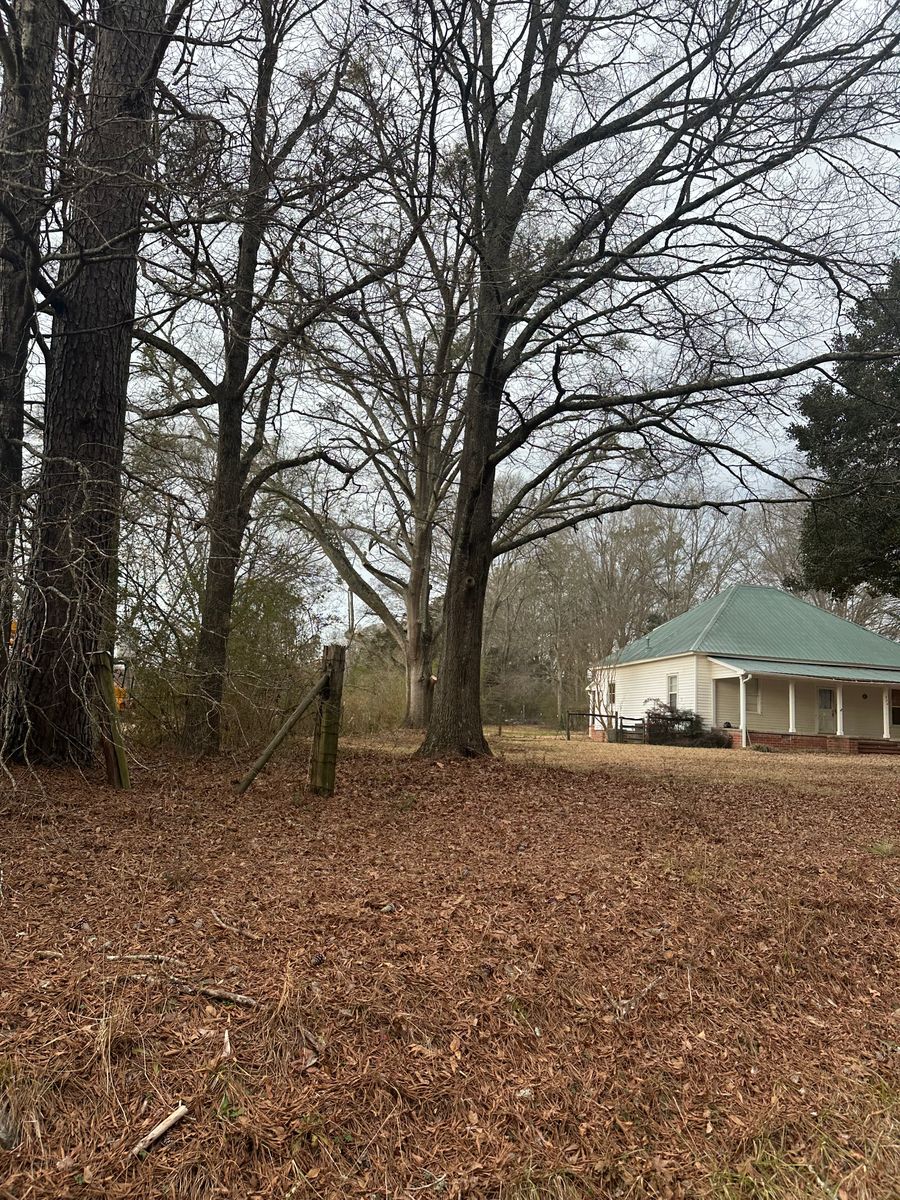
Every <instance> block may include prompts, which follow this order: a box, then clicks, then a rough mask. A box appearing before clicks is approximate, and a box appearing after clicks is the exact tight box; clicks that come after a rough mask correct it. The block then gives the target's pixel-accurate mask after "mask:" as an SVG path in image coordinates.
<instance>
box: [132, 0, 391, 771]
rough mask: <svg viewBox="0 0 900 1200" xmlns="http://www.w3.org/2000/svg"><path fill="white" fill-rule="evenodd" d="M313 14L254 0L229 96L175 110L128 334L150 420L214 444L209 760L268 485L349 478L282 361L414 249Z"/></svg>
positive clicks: (202, 678)
mask: <svg viewBox="0 0 900 1200" xmlns="http://www.w3.org/2000/svg"><path fill="white" fill-rule="evenodd" d="M318 13H319V6H318V5H316V4H312V5H308V4H306V3H300V2H299V0H253V3H251V5H249V6H245V8H244V10H243V15H244V16H245V17H249V28H248V29H247V30H246V31H245V32H244V34H243V35H242V37H241V39H240V40H239V41H238V42H237V44H236V45H235V46H234V47H233V48H232V50H231V54H232V55H233V56H234V61H230V62H229V66H228V67H227V68H226V70H227V71H228V72H231V73H232V74H233V78H234V82H233V85H231V86H229V88H228V89H226V91H225V93H224V94H223V92H222V88H221V73H222V68H221V67H218V68H217V69H216V70H215V71H214V73H213V74H212V75H210V76H209V77H208V78H206V79H204V78H203V77H201V76H200V75H199V72H197V73H196V75H195V78H193V79H192V80H191V81H190V82H191V88H190V90H189V91H188V93H187V94H186V95H185V96H184V97H183V98H181V99H178V98H175V97H173V98H172V100H173V102H174V103H175V104H176V112H178V111H182V112H185V111H187V112H194V114H195V119H194V121H193V123H192V124H191V125H190V126H189V129H188V132H187V133H185V132H184V131H183V130H182V129H180V128H179V130H178V137H177V139H173V140H172V142H171V144H170V145H169V146H168V147H167V148H166V149H165V150H164V154H166V155H167V156H168V157H167V162H168V163H169V164H170V166H171V167H172V169H173V172H174V182H173V187H172V192H171V195H170V198H169V201H168V203H167V205H166V208H165V210H164V211H162V212H161V213H160V233H159V237H158V239H157V242H156V243H155V244H154V245H153V246H152V247H151V248H149V249H148V252H147V256H146V266H145V274H146V276H147V278H148V280H149V281H150V286H149V287H148V290H147V302H146V313H145V315H144V316H143V319H142V320H141V322H140V325H139V327H138V329H137V331H136V338H137V340H138V342H139V343H140V344H141V345H142V347H143V349H144V352H145V359H144V364H145V369H146V370H147V371H148V373H150V374H153V375H154V376H155V378H156V381H157V383H158V382H159V381H160V380H163V381H165V380H168V381H169V387H170V391H169V394H168V395H164V396H163V399H162V402H161V403H159V402H157V401H154V403H152V404H149V405H148V404H141V405H140V406H139V408H140V416H141V417H142V418H143V419H150V420H153V419H158V418H160V417H172V416H177V415H178V414H183V413H187V412H189V411H192V412H195V413H198V414H201V417H202V420H203V421H204V422H209V421H210V420H211V424H210V426H209V427H210V428H212V429H213V431H214V434H213V436H214V438H215V444H216V462H215V471H214V482H213V489H212V494H211V498H210V504H209V510H208V512H207V515H206V527H207V532H208V535H209V558H208V564H207V568H206V578H205V585H204V588H203V593H202V600H201V622H200V630H199V636H198V639H197V646H196V653H195V658H194V671H193V682H192V684H191V686H190V688H189V693H188V696H187V709H186V719H185V722H184V727H183V739H182V740H183V744H184V746H185V748H186V749H190V750H192V751H198V752H202V753H213V752H215V751H216V750H217V749H218V748H219V745H220V738H221V706H222V696H223V691H224V687H225V678H226V672H227V663H228V642H229V633H230V625H231V611H232V607H233V603H234V596H235V582H236V579H237V575H238V571H239V567H240V562H241V554H242V545H243V543H244V538H245V534H246V532H247V528H248V524H249V521H250V515H251V511H252V508H253V505H254V503H255V502H256V501H257V498H258V497H259V494H260V491H261V489H262V488H264V487H266V486H267V485H270V484H271V483H272V482H273V481H274V480H276V479H277V478H278V477H279V476H281V475H282V474H283V473H284V472H287V471H291V470H294V471H296V470H297V469H298V468H300V467H302V466H304V465H311V464H313V463H315V462H329V463H330V464H331V468H332V470H336V471H338V472H339V473H340V472H349V471H351V470H352V465H350V464H348V463H346V462H344V461H342V460H339V459H338V458H336V457H334V456H333V455H331V454H330V453H329V450H328V447H327V446H325V445H323V440H322V438H321V436H320V433H319V428H318V420H317V416H318V414H317V413H314V414H313V416H312V418H311V419H304V412H303V406H302V405H301V403H300V401H299V400H298V382H297V380H296V378H294V376H293V375H292V373H291V372H290V371H289V370H288V363H289V362H290V360H291V358H292V357H293V358H296V355H297V353H298V347H299V346H300V345H301V344H302V343H303V342H304V340H305V339H306V338H307V337H308V331H309V330H310V328H311V327H315V326H316V324H317V322H319V321H320V320H321V318H322V315H323V314H324V313H326V312H328V311H329V310H330V307H331V306H332V305H334V304H338V303H340V302H342V301H346V300H347V298H348V297H349V296H350V295H352V294H353V293H355V291H356V290H358V289H359V288H360V287H362V286H364V285H365V284H366V283H371V282H374V281H377V280H378V279H380V278H381V277H382V276H383V275H387V274H388V273H389V272H390V271H391V270H392V269H393V266H394V263H395V262H396V261H402V259H403V257H404V254H405V252H406V250H405V244H404V238H405V239H406V241H407V242H408V234H404V233H403V232H400V233H398V234H397V236H396V237H394V236H387V237H385V236H383V235H382V234H381V232H380V230H379V224H380V222H381V213H380V211H379V205H378V197H377V194H376V193H374V192H373V188H372V186H371V185H369V186H367V190H366V196H365V199H363V198H362V196H361V194H360V187H359V185H360V183H361V181H362V180H368V181H370V183H371V179H372V177H373V175H375V176H377V163H378V155H377V152H376V153H374V154H373V153H372V151H371V148H370V147H369V146H368V144H367V143H366V142H364V141H363V140H361V139H360V137H359V135H358V128H357V122H356V115H355V111H354V103H355V102H354V99H353V96H352V79H351V78H350V74H349V72H350V65H351V60H352V52H351V48H352V45H353V38H354V36H355V33H354V30H353V28H352V24H351V19H350V18H349V17H348V18H347V21H346V22H345V23H344V24H343V25H342V26H341V27H340V28H338V29H337V30H330V29H328V28H324V29H323V28H321V27H320V26H319V25H318V23H317V22H318ZM197 109H199V110H200V112H201V113H202V114H203V115H202V117H201V116H199V115H197V113H196V110H197ZM351 229H355V231H356V233H355V235H351V234H349V233H345V232H344V231H345V230H351ZM173 372H174V373H173Z"/></svg>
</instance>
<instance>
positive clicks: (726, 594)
mask: <svg viewBox="0 0 900 1200" xmlns="http://www.w3.org/2000/svg"><path fill="white" fill-rule="evenodd" d="M752 586H753V585H752V584H746V583H745V584H740V583H733V584H731V585H730V587H727V588H725V590H724V591H721V592H719V594H718V595H717V596H714V597H711V599H714V600H718V601H719V603H718V604H717V605H716V609H715V612H714V613H713V615H712V616H711V617H710V618H709V620H708V621H707V622H706V624H705V625H704V626H703V628H702V629H701V630H700V632H699V633H698V634H697V636H696V637H695V638H694V641H693V644H692V646H691V650H702V649H703V647H702V646H701V645H700V643H701V640H702V639H703V638H705V637H706V635H707V634H708V633H709V631H710V629H712V627H713V625H714V624H715V623H716V621H718V619H719V617H720V616H721V615H722V613H723V612H724V611H725V609H726V608H727V607H728V605H729V603H730V602H731V600H733V599H734V593H735V592H736V591H737V589H738V588H739V587H752ZM688 611H690V610H688Z"/></svg>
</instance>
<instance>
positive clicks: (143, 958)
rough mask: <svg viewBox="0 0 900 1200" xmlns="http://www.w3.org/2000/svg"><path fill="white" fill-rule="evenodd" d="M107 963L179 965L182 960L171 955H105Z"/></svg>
mask: <svg viewBox="0 0 900 1200" xmlns="http://www.w3.org/2000/svg"><path fill="white" fill-rule="evenodd" d="M106 961H107V962H152V963H167V962H170V963H180V962H182V961H183V960H182V959H180V958H173V957H172V955H171V954H107V956H106Z"/></svg>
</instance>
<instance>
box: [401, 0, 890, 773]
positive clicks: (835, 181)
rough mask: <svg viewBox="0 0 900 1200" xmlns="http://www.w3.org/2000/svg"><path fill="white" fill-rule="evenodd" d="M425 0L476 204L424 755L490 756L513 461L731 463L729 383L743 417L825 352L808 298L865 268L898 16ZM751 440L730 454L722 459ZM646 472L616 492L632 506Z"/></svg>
mask: <svg viewBox="0 0 900 1200" xmlns="http://www.w3.org/2000/svg"><path fill="white" fill-rule="evenodd" d="M414 11H415V13H416V14H418V15H419V17H420V18H421V19H420V20H419V22H418V24H417V26H416V28H415V30H414V32H413V34H412V35H411V36H419V37H428V38H430V39H431V44H432V45H434V46H435V47H436V48H437V47H440V53H441V54H442V55H443V56H444V59H445V62H446V70H447V72H448V74H449V75H450V76H452V77H453V78H454V80H455V84H456V88H457V94H458V105H459V116H460V121H461V125H462V130H463V134H462V138H463V145H464V147H465V153H466V154H467V156H468V158H469V160H470V162H471V164H472V178H473V181H474V184H473V192H472V195H471V197H470V202H469V204H468V206H467V207H466V209H465V211H464V212H461V213H460V220H461V222H462V223H463V224H464V227H465V229H466V232H467V236H468V237H469V238H470V240H471V243H472V245H473V246H474V247H475V248H476V252H477V256H478V270H479V285H478V288H479V290H478V298H477V305H476V312H477V319H476V326H475V331H474V338H473V353H472V356H471V362H470V371H469V376H468V381H467V391H466V397H465V432H464V439H463V446H462V452H461V460H460V470H459V491H458V497H457V504H456V513H455V518H454V526H453V534H452V547H451V557H450V565H449V571H448V579H447V591H446V596H445V602H444V622H445V628H444V649H443V655H442V659H441V665H440V669H439V672H438V684H437V692H436V696H435V705H434V711H433V715H432V721H431V724H430V726H429V732H428V735H427V737H426V740H425V743H424V746H423V752H424V753H426V754H430V755H438V754H440V755H444V754H447V753H458V754H483V753H486V752H487V747H486V743H485V740H484V737H483V733H482V727H481V710H480V697H479V692H480V688H479V674H480V659H481V631H482V625H483V616H484V600H485V591H486V587H487V580H488V570H489V566H490V561H491V554H492V549H493V548H495V547H496V541H495V535H496V532H497V529H496V514H495V512H494V510H493V494H494V481H495V477H496V473H497V470H498V468H499V467H500V466H501V465H502V464H504V463H506V462H507V461H514V460H515V459H516V457H517V456H518V457H519V458H521V456H522V455H523V454H524V453H526V452H527V450H528V448H529V447H532V446H535V445H536V443H537V442H542V443H543V445H544V446H545V447H546V451H545V454H546V457H545V458H544V461H543V462H542V463H541V464H540V465H539V467H538V470H537V472H536V474H537V475H538V476H540V475H544V477H549V476H550V475H552V474H553V473H554V472H556V471H563V472H565V471H566V469H567V467H566V464H567V463H569V462H570V461H571V459H572V455H573V447H574V448H575V449H576V451H577V453H578V454H580V455H581V456H582V460H583V462H584V464H585V468H586V469H587V470H590V464H591V462H592V461H600V462H603V461H604V459H605V456H606V454H607V453H608V452H609V450H610V449H611V448H612V449H613V450H614V451H615V448H617V447H622V446H623V445H624V444H626V443H627V444H629V445H630V446H631V447H633V450H634V461H635V462H636V463H639V462H640V459H641V455H642V453H643V452H644V448H645V447H646V446H647V445H648V444H649V443H651V442H655V443H656V444H657V445H658V444H659V443H660V442H662V443H664V444H667V445H669V446H672V447H679V446H680V447H692V448H694V449H700V448H702V449H708V450H709V451H710V452H711V453H713V454H719V455H720V456H725V455H727V454H728V447H729V440H730V439H729V438H728V434H727V426H725V425H724V424H718V423H717V414H719V413H720V412H721V410H722V408H723V403H724V401H725V400H726V399H728V398H729V397H734V396H738V397H739V403H735V404H734V406H733V409H732V419H734V417H735V416H736V415H737V413H738V412H740V413H741V415H742V417H743V419H744V420H747V421H749V420H752V419H753V417H754V416H755V415H756V414H758V413H759V412H760V410H761V408H762V406H763V405H764V403H765V402H766V401H767V400H768V398H769V396H770V395H771V392H772V389H773V387H774V386H775V385H777V383H778V382H779V381H781V380H784V379H786V378H790V377H791V376H792V375H796V374H798V373H800V372H803V371H805V370H809V369H813V368H815V367H816V366H818V365H821V364H824V363H826V362H828V361H831V360H832V358H833V356H831V355H827V354H823V355H818V356H817V355H815V354H808V355H807V356H806V357H803V356H799V357H798V356H795V355H793V354H792V353H791V352H790V343H791V339H792V338H793V339H795V340H796V338H797V337H799V336H801V334H802V332H804V331H803V330H801V328H800V324H801V322H800V321H799V316H800V314H799V313H798V309H797V293H798V291H802V289H803V288H809V287H813V286H817V287H819V288H820V289H824V288H826V287H829V288H831V289H832V294H834V291H835V290H836V291H838V292H839V291H840V289H841V287H842V286H844V284H845V281H846V280H847V278H848V277H850V276H852V274H853V272H854V271H855V270H857V264H858V262H859V261H860V257H861V256H860V257H857V258H856V259H855V260H854V257H853V255H852V254H851V253H850V252H849V251H848V248H847V236H848V233H849V230H850V228H851V226H852V225H853V224H855V223H856V220H857V216H858V212H856V211H853V203H854V201H853V199H852V195H851V193H853V192H854V190H856V191H858V192H859V193H860V194H862V190H863V187H864V185H865V183H866V180H864V179H862V175H863V172H861V171H860V170H859V162H858V160H857V159H856V158H854V143H855V140H856V139H858V140H859V142H860V143H862V142H865V144H866V160H867V161H866V172H867V173H868V178H869V179H875V180H877V176H878V175H879V171H880V170H881V165H880V163H879V160H878V158H877V154H878V147H879V144H880V143H881V138H880V133H881V131H882V130H883V129H884V128H885V126H886V125H888V124H889V123H890V121H891V120H892V119H893V114H892V113H891V112H889V111H888V109H889V108H890V107H892V100H891V87H890V85H891V84H892V82H893V75H894V61H895V57H896V54H897V48H898V33H897V10H896V6H895V5H893V4H890V5H888V6H887V7H883V8H880V9H878V10H877V11H876V10H871V11H870V10H866V11H863V10H858V9H856V8H854V7H853V6H851V5H850V4H849V3H847V4H844V3H840V2H838V3H835V2H834V0H814V2H813V3H807V2H806V0H789V2H788V3H786V4H783V5H779V6H778V7H777V8H776V9H767V10H765V11H761V10H760V9H759V8H758V7H752V6H748V5H741V4H735V5H729V6H727V7H724V8H722V7H721V6H712V5H706V4H701V5H700V6H699V7H698V6H689V7H687V8H684V9H682V10H678V11H675V10H673V9H672V8H671V6H670V5H667V4H664V3H661V2H660V3H657V2H656V0H645V2H644V3H642V4H641V5H639V6H638V8H634V7H633V6H630V7H620V8H616V7H613V8H612V9H611V8H610V7H609V5H607V4H600V3H598V2H597V0H543V2H541V0H532V2H526V0H522V2H521V3H520V2H518V0H511V2H504V3H501V2H500V0H467V2H466V3H464V4H462V5H458V4H452V5H451V4H449V3H445V2H444V0H427V3H423V5H419V6H416V8H415V10H414ZM436 52H437V50H436ZM886 83H887V84H888V85H889V86H886ZM856 203H862V201H860V200H859V199H857V201H856ZM751 457H752V456H751V455H749V454H748V453H747V451H746V449H745V448H744V449H742V448H741V447H737V448H736V450H735V452H734V454H733V455H731V456H730V459H729V461H730V463H731V467H732V470H734V471H736V472H738V473H739V472H740V468H741V464H742V462H744V463H746V462H747V461H748V460H749V459H750V458H751ZM757 465H759V466H762V464H757ZM642 474H643V473H642V472H641V471H640V470H639V471H638V478H637V479H636V480H635V483H636V485H637V486H636V487H635V490H634V493H633V495H632V496H631V497H626V498H622V499H620V498H617V499H616V503H618V504H619V505H620V506H621V504H623V503H628V502H631V503H634V502H635V501H637V500H639V499H640V483H641V478H640V477H641V476H642ZM740 482H744V483H745V480H744V479H743V477H741V479H740ZM600 511H602V505H597V506H594V508H593V512H594V513H596V512H600ZM586 515H587V514H586V513H585V514H584V516H586ZM576 521H577V518H575V517H567V516H566V517H561V518H560V520H559V521H558V522H556V523H554V522H552V521H551V522H549V523H547V524H546V525H545V527H544V530H543V532H545V533H546V532H547V531H548V530H550V529H552V528H554V524H555V527H561V526H562V524H563V523H564V522H565V523H568V524H572V523H576ZM515 542H516V539H515V538H514V539H512V542H511V543H510V545H512V544H515Z"/></svg>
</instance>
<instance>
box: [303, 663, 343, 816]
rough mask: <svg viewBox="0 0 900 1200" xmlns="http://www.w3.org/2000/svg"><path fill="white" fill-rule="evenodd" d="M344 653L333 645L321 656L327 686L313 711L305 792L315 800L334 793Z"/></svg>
mask: <svg viewBox="0 0 900 1200" xmlns="http://www.w3.org/2000/svg"><path fill="white" fill-rule="evenodd" d="M346 653H347V650H346V647H345V646H339V645H333V646H326V647H325V653H324V654H323V655H322V674H323V675H325V676H327V683H326V684H325V687H324V688H323V689H322V692H321V694H320V696H319V703H318V706H317V708H316V727H315V730H314V732H313V742H312V750H311V752H310V756H309V783H308V784H307V791H310V792H313V793H314V794H315V795H317V796H330V795H332V793H333V792H334V775H335V769H336V767H337V751H338V737H339V736H340V731H341V694H342V692H343V690H344V659H345V657H346Z"/></svg>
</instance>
